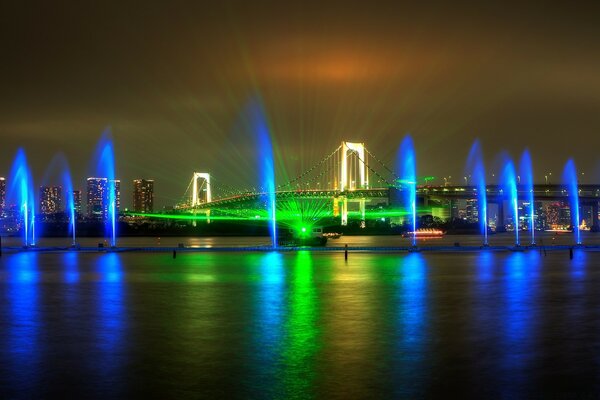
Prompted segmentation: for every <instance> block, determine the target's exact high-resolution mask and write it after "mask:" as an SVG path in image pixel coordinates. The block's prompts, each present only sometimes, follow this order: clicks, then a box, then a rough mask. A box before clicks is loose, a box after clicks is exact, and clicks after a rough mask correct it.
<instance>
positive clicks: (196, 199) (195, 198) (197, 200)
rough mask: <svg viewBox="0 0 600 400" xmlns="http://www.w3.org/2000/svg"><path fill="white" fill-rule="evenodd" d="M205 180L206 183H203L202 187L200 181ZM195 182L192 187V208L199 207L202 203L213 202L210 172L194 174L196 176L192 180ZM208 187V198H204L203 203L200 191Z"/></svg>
mask: <svg viewBox="0 0 600 400" xmlns="http://www.w3.org/2000/svg"><path fill="white" fill-rule="evenodd" d="M201 179H203V180H204V182H203V183H202V185H199V184H198V183H199V182H198V181H199V180H201ZM192 180H193V185H192V207H196V206H199V205H200V204H202V203H210V202H211V201H212V193H211V187H210V174H209V173H208V172H194V176H193V178H192ZM204 186H206V197H205V198H204V199H205V201H204V202H203V201H202V200H201V196H200V193H199V192H200V190H201V189H202V188H203V187H204Z"/></svg>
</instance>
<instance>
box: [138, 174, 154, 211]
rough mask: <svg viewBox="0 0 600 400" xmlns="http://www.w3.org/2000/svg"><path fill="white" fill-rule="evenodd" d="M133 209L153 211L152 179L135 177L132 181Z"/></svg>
mask: <svg viewBox="0 0 600 400" xmlns="http://www.w3.org/2000/svg"><path fill="white" fill-rule="evenodd" d="M133 211H134V212H136V213H151V212H153V211H154V181H153V180H147V179H136V180H134V181H133Z"/></svg>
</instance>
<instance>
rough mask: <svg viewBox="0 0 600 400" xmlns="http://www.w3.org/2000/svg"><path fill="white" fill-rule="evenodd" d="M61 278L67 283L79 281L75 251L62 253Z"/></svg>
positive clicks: (77, 259) (77, 258) (77, 260)
mask: <svg viewBox="0 0 600 400" xmlns="http://www.w3.org/2000/svg"><path fill="white" fill-rule="evenodd" d="M62 264H63V278H64V281H65V282H66V283H68V284H74V283H77V282H79V267H78V264H79V255H78V254H77V253H76V252H68V253H64V254H63V255H62Z"/></svg>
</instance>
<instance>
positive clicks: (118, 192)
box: [111, 179, 121, 214]
mask: <svg viewBox="0 0 600 400" xmlns="http://www.w3.org/2000/svg"><path fill="white" fill-rule="evenodd" d="M111 182H112V183H113V185H114V190H115V213H116V214H118V213H119V210H120V209H121V181H120V180H119V179H115V180H114V181H111Z"/></svg>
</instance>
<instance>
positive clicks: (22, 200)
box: [7, 149, 36, 246]
mask: <svg viewBox="0 0 600 400" xmlns="http://www.w3.org/2000/svg"><path fill="white" fill-rule="evenodd" d="M7 200H8V202H7V203H8V204H10V205H13V206H15V207H16V209H15V211H16V213H17V216H18V219H19V221H20V223H21V224H22V227H23V245H24V246H35V244H36V236H35V196H34V191H33V179H32V177H31V172H30V169H29V165H28V164H27V156H26V155H25V151H24V150H23V149H18V150H17V154H16V155H15V158H14V161H13V164H12V168H11V172H10V175H9V184H8V191H7Z"/></svg>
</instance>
